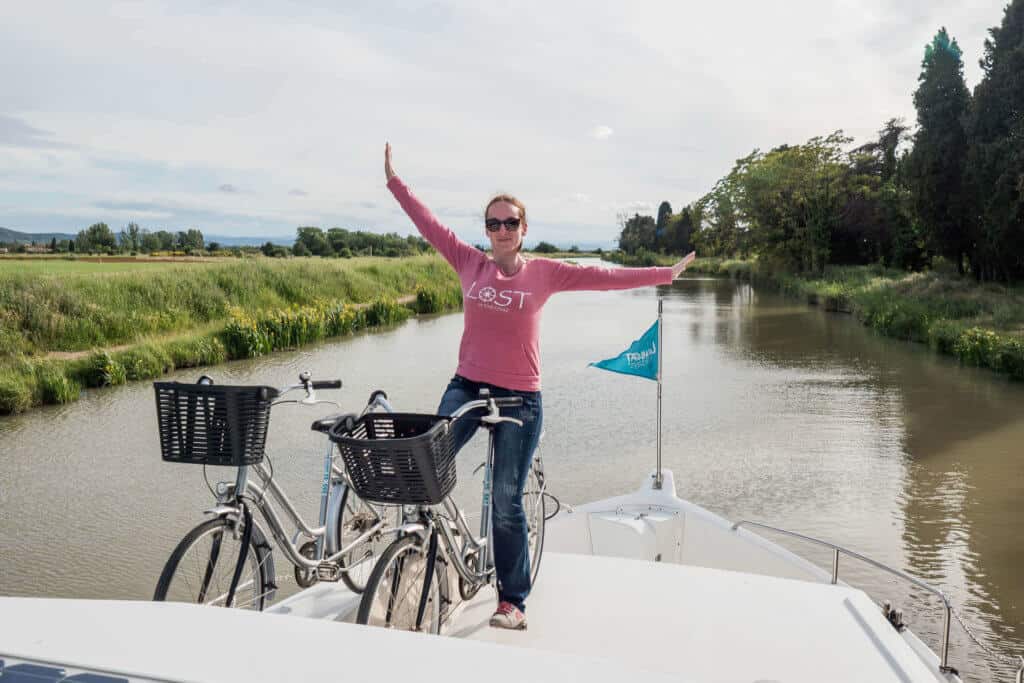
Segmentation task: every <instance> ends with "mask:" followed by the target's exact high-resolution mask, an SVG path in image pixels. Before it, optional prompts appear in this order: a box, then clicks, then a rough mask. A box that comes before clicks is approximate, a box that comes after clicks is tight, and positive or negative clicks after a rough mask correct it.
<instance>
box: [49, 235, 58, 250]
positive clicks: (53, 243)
mask: <svg viewBox="0 0 1024 683" xmlns="http://www.w3.org/2000/svg"><path fill="white" fill-rule="evenodd" d="M50 251H57V238H56V237H54V238H53V239H51V240H50Z"/></svg>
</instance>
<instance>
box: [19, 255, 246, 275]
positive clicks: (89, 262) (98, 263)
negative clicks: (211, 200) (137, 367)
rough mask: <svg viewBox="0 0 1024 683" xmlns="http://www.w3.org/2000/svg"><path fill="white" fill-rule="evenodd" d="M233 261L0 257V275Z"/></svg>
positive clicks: (151, 268)
mask: <svg viewBox="0 0 1024 683" xmlns="http://www.w3.org/2000/svg"><path fill="white" fill-rule="evenodd" d="M232 260H233V259H213V258H207V259H202V260H199V259H188V260H186V259H145V258H132V257H126V258H118V257H111V258H76V259H65V258H54V257H40V258H21V257H12V256H0V275H6V274H9V273H26V274H32V275H41V276H46V275H53V276H60V275H78V274H84V275H88V274H92V273H127V272H132V271H149V272H153V271H158V270H167V269H170V268H194V267H200V268H201V267H204V266H207V265H213V264H216V263H223V262H225V261H232Z"/></svg>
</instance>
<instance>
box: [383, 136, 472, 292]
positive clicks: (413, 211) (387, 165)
mask: <svg viewBox="0 0 1024 683" xmlns="http://www.w3.org/2000/svg"><path fill="white" fill-rule="evenodd" d="M384 175H385V177H387V180H388V189H389V190H391V194H393V195H394V196H395V199H397V200H398V203H399V205H401V207H402V210H403V211H405V213H406V214H407V215H408V216H409V218H410V219H412V222H413V224H414V225H415V226H416V229H417V230H419V231H420V234H421V235H423V239H425V240H427V241H428V242H430V244H431V245H432V246H433V247H434V248H435V249H437V250H438V251H439V252H440V253H441V256H443V257H444V258H445V260H446V261H448V263H450V264H451V266H452V268H454V269H455V271H456V272H459V271H460V270H461V269H462V268H464V267H465V266H466V264H467V263H468V262H469V261H470V260H471V259H478V258H481V256H482V254H481V253H480V251H479V250H477V249H475V248H474V247H472V246H470V245H469V244H466V243H465V242H463V241H462V240H460V239H459V238H458V236H456V234H455V233H454V232H452V231H451V230H449V229H448V228H446V227H445V226H444V225H442V224H441V221H439V220H437V217H436V216H435V215H434V214H433V213H431V211H430V209H428V208H427V206H426V205H425V204H424V203H423V202H421V201H420V200H419V199H417V198H416V195H414V194H413V193H412V191H411V190H409V188H408V187H406V185H405V183H403V182H402V179H401V178H399V177H398V175H397V174H395V169H394V168H393V167H392V166H391V143H387V144H385V146H384Z"/></svg>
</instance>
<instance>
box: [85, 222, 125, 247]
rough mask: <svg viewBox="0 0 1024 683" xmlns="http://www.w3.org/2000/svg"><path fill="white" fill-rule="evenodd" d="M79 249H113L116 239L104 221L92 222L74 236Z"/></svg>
mask: <svg viewBox="0 0 1024 683" xmlns="http://www.w3.org/2000/svg"><path fill="white" fill-rule="evenodd" d="M75 241H76V242H78V250H79V251H113V249H114V248H115V247H116V246H117V239H116V238H115V237H114V233H113V232H111V230H110V228H109V227H108V226H107V224H106V223H93V224H92V225H90V226H89V227H88V228H86V229H85V230H82V231H80V232H79V233H78V237H76V238H75Z"/></svg>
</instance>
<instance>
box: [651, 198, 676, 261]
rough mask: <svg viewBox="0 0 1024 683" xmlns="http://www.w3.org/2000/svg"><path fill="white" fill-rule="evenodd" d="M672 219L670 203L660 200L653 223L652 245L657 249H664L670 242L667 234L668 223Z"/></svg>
mask: <svg viewBox="0 0 1024 683" xmlns="http://www.w3.org/2000/svg"><path fill="white" fill-rule="evenodd" d="M671 219H672V205H671V204H669V203H668V202H662V203H661V205H660V206H658V219H657V220H656V221H655V224H654V246H655V248H657V250H658V251H665V249H666V248H667V247H668V244H669V242H670V240H669V235H668V224H669V221H670V220H671Z"/></svg>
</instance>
